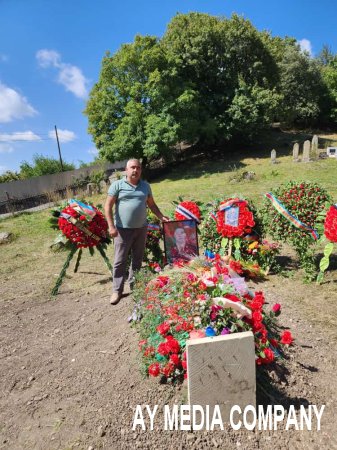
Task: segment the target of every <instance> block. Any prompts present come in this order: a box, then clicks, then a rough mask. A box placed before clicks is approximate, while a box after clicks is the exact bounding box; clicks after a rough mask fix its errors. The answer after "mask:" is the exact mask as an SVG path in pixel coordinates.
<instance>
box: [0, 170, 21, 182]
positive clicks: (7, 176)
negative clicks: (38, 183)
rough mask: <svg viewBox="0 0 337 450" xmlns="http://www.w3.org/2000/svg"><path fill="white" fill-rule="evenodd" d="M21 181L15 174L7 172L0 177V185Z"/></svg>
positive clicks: (19, 176)
mask: <svg viewBox="0 0 337 450" xmlns="http://www.w3.org/2000/svg"><path fill="white" fill-rule="evenodd" d="M16 180H21V175H20V174H19V173H17V172H12V171H11V170H7V171H6V172H5V173H3V174H2V175H0V183H7V182H8V181H16Z"/></svg>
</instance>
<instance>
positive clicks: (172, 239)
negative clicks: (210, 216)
mask: <svg viewBox="0 0 337 450" xmlns="http://www.w3.org/2000/svg"><path fill="white" fill-rule="evenodd" d="M163 234H164V247H165V255H166V260H167V262H168V263H169V264H172V263H174V262H175V261H186V262H187V261H190V260H191V259H193V258H195V257H196V256H198V255H199V246H198V234H197V223H196V221H195V220H173V221H171V222H164V223H163Z"/></svg>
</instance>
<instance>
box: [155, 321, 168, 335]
mask: <svg viewBox="0 0 337 450" xmlns="http://www.w3.org/2000/svg"><path fill="white" fill-rule="evenodd" d="M169 330H170V324H168V323H167V322H163V323H161V324H160V325H158V326H157V331H158V333H160V334H161V335H162V336H165V335H166V334H167V333H168V331H169Z"/></svg>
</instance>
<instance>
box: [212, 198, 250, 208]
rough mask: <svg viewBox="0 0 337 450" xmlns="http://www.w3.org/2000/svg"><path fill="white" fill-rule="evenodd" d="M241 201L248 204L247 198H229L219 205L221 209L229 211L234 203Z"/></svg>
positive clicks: (237, 203)
mask: <svg viewBox="0 0 337 450" xmlns="http://www.w3.org/2000/svg"><path fill="white" fill-rule="evenodd" d="M240 203H244V204H245V205H247V202H246V200H240V199H238V198H233V199H232V200H228V201H227V202H225V203H222V204H221V205H220V206H219V211H227V210H228V209H230V208H231V207H232V206H234V205H239V204H240Z"/></svg>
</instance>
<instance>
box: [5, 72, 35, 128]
mask: <svg viewBox="0 0 337 450" xmlns="http://www.w3.org/2000/svg"><path fill="white" fill-rule="evenodd" d="M35 114H37V111H36V110H35V109H34V108H33V107H32V106H31V105H30V104H29V103H28V101H27V99H26V98H25V97H23V96H22V95H21V94H19V93H18V92H16V91H15V90H14V89H12V88H10V87H8V86H6V85H5V84H3V83H1V81H0V123H8V122H11V121H12V120H14V119H22V118H23V117H27V116H28V117H31V116H34V115H35Z"/></svg>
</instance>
